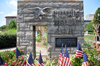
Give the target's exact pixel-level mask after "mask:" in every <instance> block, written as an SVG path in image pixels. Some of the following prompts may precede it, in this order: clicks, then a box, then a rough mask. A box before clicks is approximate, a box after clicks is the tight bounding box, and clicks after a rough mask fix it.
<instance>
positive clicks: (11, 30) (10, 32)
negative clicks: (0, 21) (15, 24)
mask: <svg viewBox="0 0 100 66" xmlns="http://www.w3.org/2000/svg"><path fill="white" fill-rule="evenodd" d="M0 34H17V29H8V30H4V31H2V32H1V33H0Z"/></svg>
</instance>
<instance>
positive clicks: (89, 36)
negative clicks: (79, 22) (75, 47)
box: [84, 35, 95, 41]
mask: <svg viewBox="0 0 100 66" xmlns="http://www.w3.org/2000/svg"><path fill="white" fill-rule="evenodd" d="M84 39H85V40H91V41H94V40H95V39H94V35H84Z"/></svg>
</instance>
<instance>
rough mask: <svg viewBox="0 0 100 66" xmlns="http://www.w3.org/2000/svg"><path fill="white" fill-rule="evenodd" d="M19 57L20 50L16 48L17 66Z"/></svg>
mask: <svg viewBox="0 0 100 66" xmlns="http://www.w3.org/2000/svg"><path fill="white" fill-rule="evenodd" d="M18 56H21V53H20V51H19V50H18V48H17V47H16V66H18V62H19V61H18Z"/></svg>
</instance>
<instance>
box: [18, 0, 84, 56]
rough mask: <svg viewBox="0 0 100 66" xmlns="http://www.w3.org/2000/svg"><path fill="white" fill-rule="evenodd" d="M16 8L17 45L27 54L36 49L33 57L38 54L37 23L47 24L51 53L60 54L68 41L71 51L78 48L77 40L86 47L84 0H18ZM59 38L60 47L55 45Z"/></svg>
mask: <svg viewBox="0 0 100 66" xmlns="http://www.w3.org/2000/svg"><path fill="white" fill-rule="evenodd" d="M17 12H18V13H17V14H18V16H17V45H18V46H21V47H24V49H25V50H24V52H25V54H27V53H30V52H33V55H34V57H35V55H36V53H35V52H36V49H35V47H36V45H35V29H34V28H35V26H36V25H46V26H47V34H48V37H47V38H48V41H47V42H48V45H47V49H48V50H47V51H48V57H50V56H51V57H58V56H59V53H60V51H61V47H60V46H61V44H62V43H64V45H67V50H68V53H69V54H74V53H75V52H76V48H77V43H78V41H79V43H80V44H81V47H82V48H83V46H84V26H83V25H84V19H83V18H84V15H83V13H84V10H83V1H41V0H40V1H35V0H34V1H18V9H17ZM57 38H59V39H60V43H59V42H58V44H59V47H57V46H56V45H58V44H56V41H57V40H56V39H57ZM61 38H62V39H61ZM64 38H65V39H64ZM66 38H67V39H66ZM70 38H71V39H70ZM73 38H76V40H74V39H73ZM58 41H59V40H58ZM69 41H70V42H69ZM71 41H72V42H71ZM74 42H75V43H74ZM73 43H74V44H73ZM64 51H65V50H64Z"/></svg>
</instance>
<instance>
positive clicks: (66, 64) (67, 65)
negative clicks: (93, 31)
mask: <svg viewBox="0 0 100 66" xmlns="http://www.w3.org/2000/svg"><path fill="white" fill-rule="evenodd" d="M62 66H71V62H70V59H69V58H67V57H64V59H63V64H62Z"/></svg>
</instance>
